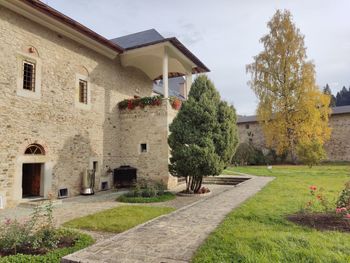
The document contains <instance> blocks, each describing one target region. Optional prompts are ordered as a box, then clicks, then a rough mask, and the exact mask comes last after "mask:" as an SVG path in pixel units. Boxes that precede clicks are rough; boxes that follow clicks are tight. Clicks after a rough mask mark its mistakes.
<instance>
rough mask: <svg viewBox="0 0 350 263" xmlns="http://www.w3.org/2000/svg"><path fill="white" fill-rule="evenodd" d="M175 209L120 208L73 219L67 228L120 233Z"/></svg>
mask: <svg viewBox="0 0 350 263" xmlns="http://www.w3.org/2000/svg"><path fill="white" fill-rule="evenodd" d="M174 210H175V209H173V208H170V207H151V206H119V207H116V208H112V209H108V210H105V211H102V212H99V213H96V214H92V215H88V216H84V217H81V218H77V219H73V220H71V221H68V222H66V223H65V224H64V226H66V227H71V228H78V229H79V228H80V229H86V230H93V231H106V232H114V233H120V232H123V231H125V230H128V229H130V228H132V227H134V226H137V225H139V224H142V223H144V222H146V221H148V220H151V219H153V218H155V217H158V216H160V215H164V214H168V213H170V212H172V211H174Z"/></svg>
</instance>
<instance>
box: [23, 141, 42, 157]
mask: <svg viewBox="0 0 350 263" xmlns="http://www.w3.org/2000/svg"><path fill="white" fill-rule="evenodd" d="M24 154H32V155H44V154H45V150H44V148H43V147H42V146H41V145H39V144H35V143H34V144H31V145H29V146H28V147H27V149H26V150H25V152H24Z"/></svg>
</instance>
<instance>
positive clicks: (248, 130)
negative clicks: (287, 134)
mask: <svg viewBox="0 0 350 263" xmlns="http://www.w3.org/2000/svg"><path fill="white" fill-rule="evenodd" d="M329 123H330V127H331V128H332V134H331V138H330V140H329V141H328V142H327V143H326V144H325V150H326V153H327V159H328V160H329V161H350V140H349V136H350V106H340V107H334V108H332V114H331V117H330V120H329ZM237 125H238V131H239V139H240V142H249V141H250V142H252V143H253V144H254V145H256V146H257V147H260V148H264V147H265V139H264V134H263V131H262V128H261V126H260V124H259V123H258V120H257V118H256V116H255V115H253V116H239V117H238V119H237Z"/></svg>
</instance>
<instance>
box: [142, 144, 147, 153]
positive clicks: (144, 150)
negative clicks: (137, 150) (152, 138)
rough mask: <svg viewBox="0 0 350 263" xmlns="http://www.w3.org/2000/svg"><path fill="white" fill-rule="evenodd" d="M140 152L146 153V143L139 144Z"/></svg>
mask: <svg viewBox="0 0 350 263" xmlns="http://www.w3.org/2000/svg"><path fill="white" fill-rule="evenodd" d="M141 152H142V153H146V152H147V144H146V143H141Z"/></svg>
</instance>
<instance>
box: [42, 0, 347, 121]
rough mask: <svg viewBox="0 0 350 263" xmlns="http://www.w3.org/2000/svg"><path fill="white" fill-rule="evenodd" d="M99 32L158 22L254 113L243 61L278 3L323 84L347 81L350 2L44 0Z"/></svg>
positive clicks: (255, 49) (228, 96) (114, 33)
mask: <svg viewBox="0 0 350 263" xmlns="http://www.w3.org/2000/svg"><path fill="white" fill-rule="evenodd" d="M43 2H45V3H47V4H49V5H50V6H52V7H53V8H55V9H57V10H59V11H60V12H62V13H64V14H66V15H68V16H69V17H71V18H73V19H75V20H77V21H78V22H80V23H82V24H83V25H85V26H87V27H89V28H90V29H92V30H94V31H95V32H97V33H99V34H101V35H102V36H104V37H106V38H108V39H112V38H115V37H119V36H123V35H127V34H131V33H135V32H139V31H143V30H147V29H150V28H155V29H156V30H157V31H159V32H160V33H161V34H162V35H163V36H164V37H172V36H175V37H177V38H178V39H179V40H180V41H181V42H182V43H183V44H185V46H186V47H187V48H189V49H190V50H191V51H192V52H193V53H194V54H195V55H196V56H197V57H198V58H199V59H200V60H201V61H202V62H204V64H205V65H207V66H208V67H209V68H210V70H211V72H210V73H209V74H208V75H209V77H210V79H211V80H212V81H213V82H214V84H215V86H216V88H217V89H218V90H219V92H220V94H221V96H222V98H223V99H225V100H226V101H228V102H229V103H232V104H233V105H234V106H235V108H236V110H237V113H238V114H241V115H251V114H254V113H255V110H256V105H257V99H256V97H255V95H254V93H253V92H252V91H251V89H250V87H249V86H248V85H247V82H248V80H249V78H250V76H249V75H248V74H247V73H246V70H245V67H246V65H247V64H249V63H251V62H252V61H253V56H255V55H257V54H258V53H259V52H261V51H262V45H261V43H260V42H259V39H260V38H261V37H262V36H263V35H265V34H266V33H268V29H267V26H266V24H267V22H268V21H269V20H270V19H271V17H272V16H273V14H274V13H275V11H276V10H277V9H288V10H290V11H291V13H292V14H293V20H294V23H295V24H296V26H297V27H298V28H299V29H300V31H301V33H302V34H304V35H305V46H306V47H307V55H308V59H309V60H312V61H313V62H314V63H315V65H316V80H317V84H318V85H319V86H320V87H323V86H325V85H326V83H328V84H329V85H330V87H331V89H332V91H333V93H336V92H337V91H339V90H340V89H341V88H342V87H343V86H346V87H349V86H350V18H349V11H350V1H349V0H333V1H332V0H328V1H324V0H288V1H287V0H285V1H282V0H280V1H277V0H244V1H238V0H216V1H210V0H191V1H188V0H177V1H170V0H43Z"/></svg>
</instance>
